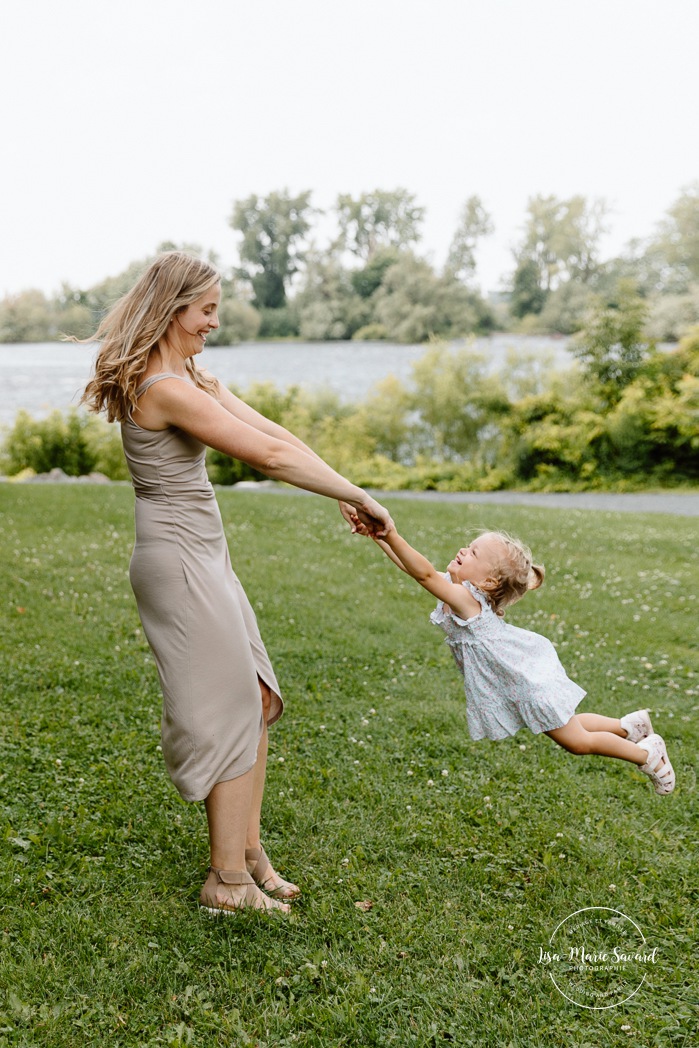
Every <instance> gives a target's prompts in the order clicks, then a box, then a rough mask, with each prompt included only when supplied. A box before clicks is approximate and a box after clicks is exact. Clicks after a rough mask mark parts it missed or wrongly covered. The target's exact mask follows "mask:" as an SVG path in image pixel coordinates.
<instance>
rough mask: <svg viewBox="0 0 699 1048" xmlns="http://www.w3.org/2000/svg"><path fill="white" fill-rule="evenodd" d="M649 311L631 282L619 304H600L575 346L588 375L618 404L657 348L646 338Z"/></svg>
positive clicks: (622, 288) (620, 295)
mask: <svg viewBox="0 0 699 1048" xmlns="http://www.w3.org/2000/svg"><path fill="white" fill-rule="evenodd" d="M647 311H648V307H647V304H646V302H645V301H644V300H643V299H642V298H640V296H639V295H638V294H637V293H636V289H635V287H634V286H633V285H632V284H630V283H627V282H623V283H622V284H621V285H620V288H619V293H618V296H617V298H616V300H615V301H613V302H605V301H603V300H601V299H600V300H598V302H597V304H596V306H595V308H594V309H593V311H592V313H591V314H590V316H589V318H588V321H587V323H586V324H585V327H584V328H583V330H582V331H581V332H580V334H579V335H578V337H577V338H576V339H575V340H574V342H573V343H572V345H571V349H572V352H573V354H574V356H575V357H577V359H578V360H579V361H580V362H581V364H582V368H583V371H584V373H585V374H586V375H587V376H588V377H589V378H591V379H592V380H593V381H594V382H595V384H596V385H597V386H598V387H599V390H600V392H601V393H602V395H603V396H604V398H605V399H606V401H607V403H609V404H615V403H616V402H617V401H618V400H619V398H620V397H621V393H622V390H623V389H624V387H626V386H628V385H629V383H630V382H632V381H633V380H634V379H635V378H636V376H637V375H638V373H639V372H640V370H641V367H642V366H643V364H644V362H645V361H646V359H647V358H648V357H649V355H650V354H651V352H652V350H653V349H654V348H655V347H654V345H653V344H652V343H649V341H648V340H647V339H646V338H645V336H644V325H645V321H646V316H647Z"/></svg>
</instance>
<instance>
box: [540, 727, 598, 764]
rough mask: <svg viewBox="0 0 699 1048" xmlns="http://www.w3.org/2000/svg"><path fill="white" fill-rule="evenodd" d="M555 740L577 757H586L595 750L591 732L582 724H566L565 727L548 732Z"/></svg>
mask: <svg viewBox="0 0 699 1048" xmlns="http://www.w3.org/2000/svg"><path fill="white" fill-rule="evenodd" d="M546 734H547V735H548V736H550V738H552V739H553V741H554V742H557V743H558V745H559V746H561V747H562V748H563V749H564V750H567V751H568V753H572V754H574V756H576V757H584V756H586V755H587V754H590V753H592V752H593V750H592V748H591V746H592V739H591V737H590V732H587V731H585V729H584V728H583V727H581V726H580V725H575V726H572V725H571V724H566V726H565V727H564V728H556V729H554V730H553V731H548V732H546Z"/></svg>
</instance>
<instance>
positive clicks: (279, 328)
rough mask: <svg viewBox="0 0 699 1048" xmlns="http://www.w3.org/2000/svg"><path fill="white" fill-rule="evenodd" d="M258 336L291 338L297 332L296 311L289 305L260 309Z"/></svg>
mask: <svg viewBox="0 0 699 1048" xmlns="http://www.w3.org/2000/svg"><path fill="white" fill-rule="evenodd" d="M260 315H261V318H262V323H261V326H260V338H293V337H294V336H295V335H298V333H299V322H298V317H297V316H296V311H295V310H294V309H293V308H291V307H290V306H282V307H281V308H280V309H262V310H260Z"/></svg>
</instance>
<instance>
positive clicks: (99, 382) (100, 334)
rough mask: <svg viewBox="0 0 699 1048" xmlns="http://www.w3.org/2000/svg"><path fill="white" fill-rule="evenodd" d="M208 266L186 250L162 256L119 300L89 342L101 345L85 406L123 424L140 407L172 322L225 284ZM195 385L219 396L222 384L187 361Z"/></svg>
mask: <svg viewBox="0 0 699 1048" xmlns="http://www.w3.org/2000/svg"><path fill="white" fill-rule="evenodd" d="M220 279H221V278H220V276H219V274H218V272H217V271H216V269H214V267H213V266H212V265H210V263H209V262H204V261H203V260H202V259H199V258H195V257H194V256H192V255H187V254H185V253H184V252H182V251H168V252H166V253H165V254H162V255H159V256H158V257H157V258H156V259H155V261H154V262H152V263H151V265H150V266H149V267H148V269H147V270H146V271H145V273H143V275H142V276H141V277H140V278H139V280H138V281H137V282H136V283H135V284H134V286H133V287H132V288H131V290H130V291H128V292H127V293H126V294H125V295H124V296H123V297H122V298H120V299H119V301H118V302H116V303H115V304H114V305H113V306H112V308H111V309H110V310H109V312H108V313H107V314H106V316H105V317H104V318H103V319H102V321H101V322H100V325H99V327H98V328H97V330H96V332H95V333H94V335H93V336H92V338H89V339H80V340H78V339H75V340H74V341H82V342H92V341H95V342H100V343H101V345H100V348H99V351H98V353H97V357H96V359H95V372H94V375H93V376H92V378H91V380H90V381H89V383H88V384H87V386H86V387H85V392H84V393H83V395H82V398H81V403H82V404H86V405H87V407H88V408H89V410H90V411H95V412H99V411H103V410H106V412H107V419H108V420H109V421H110V422H115V421H117V422H122V421H123V420H124V419H126V418H127V417H128V415H129V413H130V412H131V411H132V410H133V409H134V408H135V407H136V403H137V401H136V390H137V389H138V386H139V380H140V378H141V375H142V374H143V372H144V371H145V369H146V365H147V364H148V357H149V354H150V352H151V350H152V349H154V348H155V346H157V344H158V342H159V340H160V339H161V338H162V337H163V335H164V334H165V331H166V330H167V326H168V324H169V323H170V321H171V320H172V318H173V317H174V316H175V315H176V314H177V313H181V312H182V311H183V310H185V309H186V308H187V306H189V305H191V303H192V302H195V301H196V300H197V299H198V298H199V296H200V295H203V294H204V292H205V291H207V290H208V289H209V288H210V287H212V286H213V285H214V284H216V283H217V282H218V281H219V280H220ZM186 367H187V371H188V372H189V374H190V376H191V378H192V381H193V382H194V383H195V384H196V385H197V386H199V387H200V388H201V389H204V390H206V391H207V393H211V394H215V392H216V388H217V384H216V382H215V381H213V380H212V379H210V378H208V377H207V376H206V375H204V374H203V373H202V372H201V371H200V370H199V369H198V368H197V366H196V364H195V363H194V361H193V360H187V361H186Z"/></svg>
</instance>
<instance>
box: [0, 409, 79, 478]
mask: <svg viewBox="0 0 699 1048" xmlns="http://www.w3.org/2000/svg"><path fill="white" fill-rule="evenodd" d="M89 428H90V420H89V419H88V418H86V417H85V416H84V415H81V414H79V413H78V412H77V411H70V412H69V413H68V415H67V416H65V415H62V414H61V412H60V411H52V412H51V414H50V415H49V416H48V418H45V419H39V420H37V419H34V418H32V416H31V415H30V414H29V413H28V412H26V411H20V412H19V414H18V415H17V418H16V420H15V424H14V426H13V428H12V429H11V430H10V433H9V435H8V436H7V438H6V440H5V444H4V448H3V460H4V468H5V470H6V471H7V473H8V474H10V476H12V475H14V474H15V473H19V472H20V471H21V470H23V469H32V470H34V472H35V473H48V472H49V471H50V470H52V469H62V470H63V472H64V473H67V474H68V476H71V477H79V476H81V475H82V474H83V473H91V472H92V471H93V470H94V468H95V464H96V462H97V455H96V453H95V451H94V449H93V448H92V447H91V445H90V439H89V433H88V430H89Z"/></svg>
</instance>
